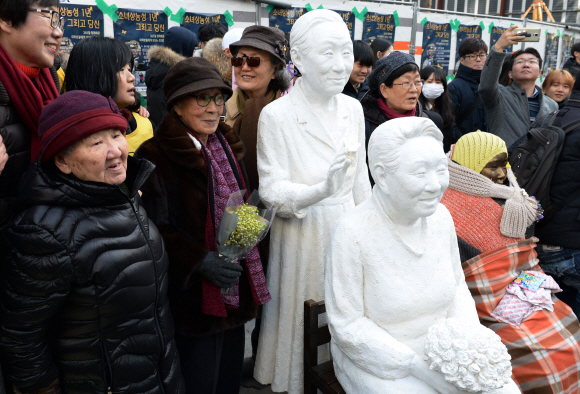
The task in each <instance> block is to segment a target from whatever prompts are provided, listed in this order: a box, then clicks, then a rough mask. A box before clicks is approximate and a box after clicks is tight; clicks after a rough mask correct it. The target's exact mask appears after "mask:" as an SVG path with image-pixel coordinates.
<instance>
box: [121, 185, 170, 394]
mask: <svg viewBox="0 0 580 394" xmlns="http://www.w3.org/2000/svg"><path fill="white" fill-rule="evenodd" d="M119 193H122V194H123V195H124V196H125V197H126V198H127V200H128V201H129V205H131V209H132V210H133V214H134V215H135V218H136V219H137V223H139V228H140V229H141V233H142V234H143V237H145V241H146V242H147V246H148V247H149V252H150V253H151V259H152V261H153V271H154V274H155V305H154V310H155V313H154V314H153V317H154V320H155V328H156V329H157V332H158V337H159V344H160V345H161V349H160V352H161V353H160V358H159V360H157V365H159V361H161V356H162V355H163V353H164V351H165V339H163V333H162V331H161V326H160V325H159V317H158V316H157V314H158V309H157V306H158V304H159V291H160V289H159V274H158V273H157V263H156V261H155V253H154V252H153V246H151V242H150V241H149V237H148V236H147V232H146V231H145V226H144V225H143V222H141V218H140V217H139V213H138V212H137V210H136V209H135V205H134V204H133V201H132V200H131V198H130V197H129V196H127V195H126V194H125V193H123V192H122V191H121V189H119ZM157 376H158V378H159V388H160V390H161V393H162V394H164V393H165V390H164V389H163V381H162V379H161V371H160V370H159V368H157Z"/></svg>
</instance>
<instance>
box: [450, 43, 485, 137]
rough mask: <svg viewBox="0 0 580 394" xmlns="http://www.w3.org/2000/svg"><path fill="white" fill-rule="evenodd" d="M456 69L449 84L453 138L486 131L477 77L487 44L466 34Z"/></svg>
mask: <svg viewBox="0 0 580 394" xmlns="http://www.w3.org/2000/svg"><path fill="white" fill-rule="evenodd" d="M458 53H459V56H460V57H459V62H460V65H459V69H457V74H455V79H454V80H453V81H451V83H450V84H449V96H450V97H451V101H452V102H453V108H454V110H455V138H456V139H459V138H461V136H462V135H463V134H467V133H471V132H473V131H476V130H481V131H487V116H486V115H485V107H484V106H483V102H482V101H481V98H480V97H479V91H478V88H479V79H480V77H481V70H482V69H483V65H484V64H485V58H486V57H487V44H486V43H485V41H483V40H482V39H480V38H468V39H467V40H465V41H463V42H462V43H461V45H460V46H459V49H458Z"/></svg>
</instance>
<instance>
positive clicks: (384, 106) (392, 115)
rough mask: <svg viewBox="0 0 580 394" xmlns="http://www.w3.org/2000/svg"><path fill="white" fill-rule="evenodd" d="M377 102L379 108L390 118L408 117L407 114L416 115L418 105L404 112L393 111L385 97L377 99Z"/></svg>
mask: <svg viewBox="0 0 580 394" xmlns="http://www.w3.org/2000/svg"><path fill="white" fill-rule="evenodd" d="M377 103H378V104H379V108H380V109H381V111H383V113H384V114H385V116H386V117H387V118H389V119H397V118H406V117H407V116H415V112H417V107H415V108H413V109H412V110H410V111H407V112H405V113H403V114H400V113H398V112H395V111H393V110H392V109H390V108H389V107H388V106H387V102H386V101H385V99H383V98H379V99H377Z"/></svg>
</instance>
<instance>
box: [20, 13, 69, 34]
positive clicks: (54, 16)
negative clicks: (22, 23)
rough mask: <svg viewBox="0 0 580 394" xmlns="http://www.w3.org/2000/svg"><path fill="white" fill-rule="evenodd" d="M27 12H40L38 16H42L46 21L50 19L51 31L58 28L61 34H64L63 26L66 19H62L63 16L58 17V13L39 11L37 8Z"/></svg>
mask: <svg viewBox="0 0 580 394" xmlns="http://www.w3.org/2000/svg"><path fill="white" fill-rule="evenodd" d="M28 11H33V12H40V15H42V16H43V17H45V18H47V19H50V27H52V28H53V29H56V28H57V27H58V28H59V29H60V30H61V31H62V32H64V24H65V22H66V19H65V18H64V16H60V14H59V12H58V11H54V10H41V9H39V8H29V9H28ZM45 14H50V16H47V15H45Z"/></svg>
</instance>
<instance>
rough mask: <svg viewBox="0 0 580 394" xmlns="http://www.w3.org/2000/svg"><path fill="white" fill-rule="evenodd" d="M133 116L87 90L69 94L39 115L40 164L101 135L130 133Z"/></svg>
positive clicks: (48, 106)
mask: <svg viewBox="0 0 580 394" xmlns="http://www.w3.org/2000/svg"><path fill="white" fill-rule="evenodd" d="M130 116H131V114H130V113H129V112H128V111H127V110H122V111H119V108H118V107H117V104H115V102H114V101H113V100H112V99H111V98H105V97H103V96H101V95H100V94H95V93H90V92H85V91H84V90H73V91H72V92H67V93H65V94H63V95H62V96H60V97H59V98H57V99H56V100H54V101H53V102H51V103H50V104H48V105H47V106H45V107H44V108H43V110H42V112H41V113H40V119H39V120H38V135H39V137H40V141H41V144H42V152H41V153H40V161H41V162H43V163H44V162H46V161H48V160H50V159H52V158H53V157H54V156H55V155H56V154H57V153H58V152H60V151H62V150H64V149H66V148H68V147H69V146H71V145H72V144H74V143H75V142H77V141H80V140H82V139H83V138H85V137H88V136H89V135H91V134H94V133H98V132H99V131H103V130H109V129H116V130H121V131H127V127H128V119H129V118H130Z"/></svg>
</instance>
